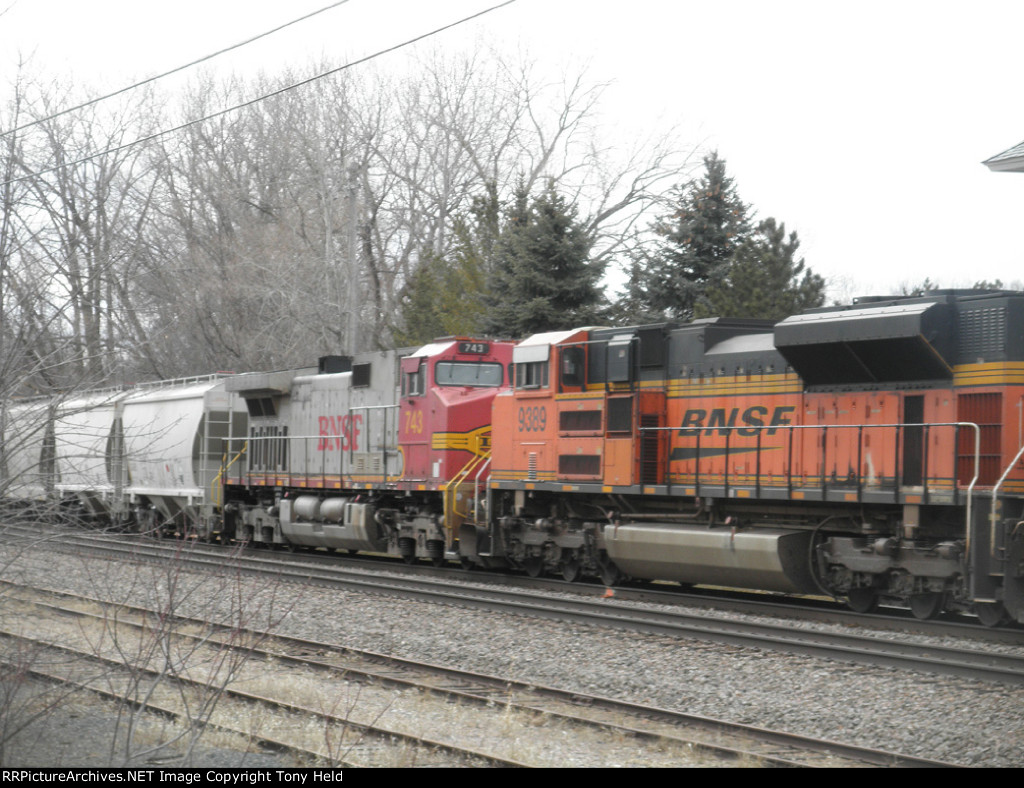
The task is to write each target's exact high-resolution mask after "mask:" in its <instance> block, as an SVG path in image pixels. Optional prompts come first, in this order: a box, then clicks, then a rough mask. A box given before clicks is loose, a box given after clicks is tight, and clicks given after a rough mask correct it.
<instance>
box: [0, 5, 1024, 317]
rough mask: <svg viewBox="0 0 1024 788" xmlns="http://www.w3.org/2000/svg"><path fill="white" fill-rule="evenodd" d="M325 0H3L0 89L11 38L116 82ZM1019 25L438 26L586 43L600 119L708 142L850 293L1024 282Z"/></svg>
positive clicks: (524, 13) (1010, 21)
mask: <svg viewBox="0 0 1024 788" xmlns="http://www.w3.org/2000/svg"><path fill="white" fill-rule="evenodd" d="M496 1H497V0H490V1H489V0H419V1H418V2H415V1H414V0H351V2H349V3H348V4H346V5H343V6H341V7H339V8H336V9H334V10H332V11H329V12H327V13H325V14H322V15H320V16H318V17H316V18H315V19H314V20H311V21H309V22H305V23H302V24H301V25H298V26H295V27H293V28H290V29H289V30H288V31H286V32H283V33H279V34H276V35H275V36H273V37H272V38H271V39H269V40H266V41H264V42H262V43H260V44H256V45H252V46H251V47H247V48H246V50H245V52H244V54H238V55H233V56H229V57H228V58H226V59H225V60H224V67H225V68H235V69H238V70H241V71H247V70H254V69H256V68H259V67H263V68H265V69H267V70H268V71H273V70H274V69H275V67H276V66H278V65H281V64H286V63H292V64H295V65H304V64H306V63H307V62H308V61H310V60H311V59H313V58H315V57H316V56H318V55H319V54H320V53H322V52H326V53H328V54H330V55H331V56H333V57H337V58H341V57H353V56H359V55H364V54H367V53H369V52H372V51H374V50H376V49H378V48H381V47H383V46H387V45H391V44H394V43H397V42H399V41H402V40H404V39H406V38H409V37H412V36H414V35H417V34H420V33H423V32H426V31H428V30H430V29H432V28H434V27H439V26H441V25H442V24H445V23H447V22H450V21H454V20H456V19H458V18H460V17H462V16H464V15H466V14H468V13H471V12H473V11H476V10H482V9H483V8H486V7H488V6H490V5H492V4H494V2H496ZM329 3H330V0H288V2H287V3H283V2H277V3H271V2H268V1H267V0H176V1H175V2H173V3H163V4H157V3H152V2H148V3H141V2H139V1H138V0H90V2H83V1H82V0H0V12H3V10H4V9H7V8H8V7H9V6H10V8H9V10H7V12H6V13H4V14H2V15H0V96H2V95H3V94H4V92H5V91H4V89H3V87H2V86H5V85H6V84H7V83H8V82H9V80H10V79H11V78H12V75H13V73H14V69H15V66H16V63H17V61H18V57H19V55H21V56H22V57H31V61H30V63H31V70H32V71H39V70H42V71H45V72H47V73H50V74H69V75H72V76H73V77H74V78H75V79H76V80H77V81H78V82H80V83H82V84H83V85H86V84H87V85H90V86H92V87H95V88H97V89H103V88H108V89H110V88H115V87H121V86H122V84H124V83H126V82H127V81H128V80H130V79H131V78H133V77H142V76H148V75H150V74H153V73H156V72H158V71H162V70H167V69H169V68H172V67H174V66H177V65H180V64H183V63H185V62H187V61H189V60H193V59H195V58H198V57H200V56H202V55H205V54H208V53H210V52H212V51H214V50H217V49H220V48H222V47H224V46H227V45H230V44H234V43H236V42H238V41H241V40H242V39H244V38H247V37H249V36H252V35H255V34H257V33H260V32H263V31H265V30H269V29H270V28H272V27H275V26H277V25H278V24H281V23H283V22H286V21H288V20H290V19H294V18H296V17H299V16H302V15H303V14H305V13H308V12H309V11H312V10H315V9H318V8H321V7H323V6H326V5H328V4H329ZM1021 30H1024V2H1021V1H1020V0H974V2H971V3H967V2H964V1H963V0H960V2H947V1H946V0H930V2H925V1H924V0H885V1H882V0H861V1H860V2H857V3H851V2H835V1H833V2H821V1H820V0H761V2H757V1H756V0H713V1H712V2H707V1H705V2H699V1H696V0H694V1H691V2H669V0H630V1H629V2H622V3H611V2H601V1H600V0H517V2H516V3H514V4H513V5H511V6H509V7H506V8H503V9H499V10H497V11H495V12H493V13H491V14H488V15H486V16H485V17H483V18H482V19H480V20H477V21H476V22H474V23H471V24H470V25H467V26H464V27H463V28H460V29H459V30H458V31H449V32H447V33H445V34H442V35H441V36H438V37H437V38H435V39H433V41H434V43H435V44H437V45H438V46H444V47H451V48H457V47H460V46H466V45H468V44H467V42H471V41H472V40H473V38H474V37H475V36H483V37H484V38H486V39H487V40H490V41H507V42H508V44H509V46H510V47H513V46H521V47H523V48H525V49H526V50H528V51H529V52H530V53H531V54H532V56H533V57H534V58H535V59H536V60H537V61H538V62H540V63H541V64H550V66H551V68H552V71H553V73H554V74H556V75H560V74H561V73H562V72H561V69H562V67H563V66H564V65H565V62H566V60H567V59H568V58H570V57H571V58H575V59H579V60H586V61H589V63H590V70H589V74H590V77H591V78H592V79H593V80H594V81H605V80H610V81H612V82H613V85H612V87H611V88H610V89H609V90H608V92H607V93H606V99H605V102H604V105H603V112H604V114H605V116H606V118H607V119H611V120H613V121H615V122H618V121H619V119H621V121H622V124H621V125H622V126H623V127H626V126H630V127H639V128H642V129H646V130H650V129H652V128H658V127H664V128H668V127H669V126H671V125H672V124H678V127H679V129H680V131H679V135H678V139H679V147H680V149H687V150H688V149H690V148H692V147H694V145H696V144H703V145H704V146H706V147H708V148H717V149H718V151H719V154H720V155H721V156H722V157H723V158H725V159H726V161H727V164H728V169H729V171H730V173H731V174H732V176H733V177H734V178H735V180H736V184H737V186H738V189H739V193H740V196H741V197H742V198H743V199H744V200H745V201H747V202H749V203H752V204H753V205H754V207H755V208H756V209H757V210H758V213H759V215H760V216H775V217H776V218H777V219H778V220H780V221H783V222H785V223H786V227H787V229H790V230H796V231H797V232H798V233H799V235H800V239H801V242H802V252H803V254H804V256H805V257H806V259H807V263H808V265H809V266H810V267H811V268H812V269H813V270H815V271H817V272H818V273H820V274H822V275H824V276H825V277H826V278H827V279H829V281H830V283H831V285H832V288H833V289H832V295H833V296H835V297H843V298H845V297H850V296H856V295H863V294H867V293H884V292H891V291H892V290H893V289H894V288H897V287H899V286H900V285H901V284H911V285H912V284H917V283H920V282H921V281H923V280H924V279H925V277H930V278H931V279H932V281H937V282H939V283H940V284H942V285H943V286H947V287H949V286H966V285H969V284H971V283H972V282H974V281H976V280H978V279H990V280H991V279H997V278H998V279H1002V280H1003V282H1004V284H1010V283H1014V282H1017V283H1024V241H1022V239H1021V232H1020V231H1021V228H1022V221H1021V219H1022V215H1024V174H1018V173H993V172H990V171H989V170H988V168H987V167H984V166H983V165H982V164H981V161H982V160H984V159H987V158H989V157H990V156H993V155H995V154H997V153H1000V152H1002V151H1003V150H1006V149H1007V148H1009V147H1011V146H1013V145H1016V144H1017V143H1019V142H1021V141H1022V140H1024V102H1022V101H1021V92H1022V89H1024V68H1022V65H1024V47H1022V46H1021V36H1020V31H1021ZM391 57H394V56H391ZM378 65H381V64H380V63H379V64H378Z"/></svg>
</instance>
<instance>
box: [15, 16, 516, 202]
mask: <svg viewBox="0 0 1024 788" xmlns="http://www.w3.org/2000/svg"><path fill="white" fill-rule="evenodd" d="M514 2H516V0H505V2H503V3H498V4H496V5H492V6H491V7H490V8H485V9H484V10H483V11H478V12H477V13H475V14H470V15H469V16H465V17H463V18H462V19H458V20H456V21H455V22H451V23H449V24H447V25H444V26H442V27H438V28H435V29H434V30H431V31H430V32H428V33H423V34H422V35H419V36H416V37H415V38H410V39H407V40H406V41H403V42H402V43H400V44H395V45H394V46H390V47H387V48H386V49H380V50H378V51H376V52H374V53H373V54H372V55H366V56H365V57H361V58H359V59H358V60H353V61H352V62H351V63H346V64H345V65H343V66H338V67H337V68H332V69H330V70H328V71H325V72H323V73H322V74H317V75H316V76H312V77H309V78H308V79H303V80H299V81H298V82H294V83H292V84H291V85H287V86H286V87H283V88H280V89H278V90H274V91H271V92H270V93H265V94H263V95H262V96H258V97H256V98H254V99H250V100H249V101H243V102H242V103H241V104H235V105H234V106H233V107H227V108H226V109H222V110H218V111H217V112H213V113H211V114H209V115H205V116H203V117H201V118H195V119H194V120H190V121H188V122H187V123H182V124H181V125H179V126H174V127H172V128H169V129H164V130H163V131H158V132H156V133H154V134H150V135H148V136H146V137H140V138H139V139H137V140H134V141H132V142H126V143H125V144H124V145H117V146H115V147H113V148H107V149H106V150H102V151H99V152H97V153H92V154H90V155H88V156H83V157H82V158H81V159H76V160H74V161H69V162H64V163H63V164H58V165H56V166H54V167H50V168H49V169H45V170H39V171H38V172H33V173H30V174H28V175H22V176H21V177H19V178H11V179H10V180H7V181H3V182H2V183H0V186H8V185H10V184H14V183H20V182H21V181H27V180H29V179H30V178H36V177H38V176H40V175H48V174H49V173H51V172H57V171H58V170H63V169H66V168H68V167H74V166H75V165H77V164H84V163H85V162H87V161H92V160H93V159H97V158H99V157H100V156H106V155H108V154H111V153H118V152H120V151H123V150H126V149H127V148H131V147H134V146H135V145H141V144H142V143H144V142H152V141H153V140H156V139H160V138H161V137H166V136H167V135H168V134H174V133H175V132H178V131H183V130H184V129H187V128H189V127H190V126H195V125H196V124H199V123H204V122H206V121H208V120H213V119H214V118H219V117H221V116H222V115H227V114H228V113H231V112H235V111H236V110H239V109H244V108H245V107H251V106H252V105H253V104H258V103H259V102H261V101H265V100H267V99H268V98H273V97H274V96H279V95H281V94H283V93H287V92H288V91H289V90H294V89H295V88H300V87H303V86H304V85H308V84H310V83H312V82H316V81H317V80H320V79H324V78H325V77H329V76H332V75H333V74H337V73H340V72H342V71H345V70H347V69H350V68H353V67H354V66H358V65H361V64H363V63H367V62H369V61H371V60H374V59H375V58H378V57H381V56H382V55H387V54H389V53H391V52H396V51H397V50H399V49H404V48H405V47H407V46H411V45H412V44H416V43H418V42H420V41H423V40H425V39H427V38H430V37H432V36H436V35H437V34H438V33H443V32H444V31H446V30H450V29H452V28H453V27H458V26H459V25H462V24H465V23H466V22H471V21H472V20H474V19H477V18H479V17H481V16H484V15H486V14H489V13H491V12H492V11H496V10H498V9H499V8H504V7H505V6H507V5H512V3H514Z"/></svg>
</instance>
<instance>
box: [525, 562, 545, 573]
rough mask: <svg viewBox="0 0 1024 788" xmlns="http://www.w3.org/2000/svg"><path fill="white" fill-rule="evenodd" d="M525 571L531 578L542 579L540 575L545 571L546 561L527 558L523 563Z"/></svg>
mask: <svg viewBox="0 0 1024 788" xmlns="http://www.w3.org/2000/svg"><path fill="white" fill-rule="evenodd" d="M523 569H525V570H526V574H528V575H529V576H530V577H540V573H541V572H542V571H543V570H544V559H543V558H527V559H526V560H525V561H523Z"/></svg>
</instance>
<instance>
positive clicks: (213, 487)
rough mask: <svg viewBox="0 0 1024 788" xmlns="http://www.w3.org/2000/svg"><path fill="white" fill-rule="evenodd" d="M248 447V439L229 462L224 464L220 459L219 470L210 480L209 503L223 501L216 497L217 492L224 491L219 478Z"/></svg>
mask: <svg viewBox="0 0 1024 788" xmlns="http://www.w3.org/2000/svg"><path fill="white" fill-rule="evenodd" d="M248 448H249V441H244V442H243V443H242V448H241V449H239V450H238V453H237V454H236V455H235V456H234V457H233V458H232V459H231V462H229V463H227V464H226V465H225V464H224V460H223V459H222V460H221V464H220V470H219V471H218V472H217V475H216V476H214V477H213V481H212V482H210V503H212V504H213V505H214V506H220V505H221V503H223V500H224V499H223V498H220V497H218V493H223V492H224V485H223V484H221V480H222V479H223V478H224V474H226V473H227V472H228V470H229V469H230V468H231V466H232V465H234V464H235V463H236V462H238V460H239V459H240V458H241V456H242V455H243V454H245V452H246V450H247V449H248Z"/></svg>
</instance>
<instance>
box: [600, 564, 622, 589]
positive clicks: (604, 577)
mask: <svg viewBox="0 0 1024 788" xmlns="http://www.w3.org/2000/svg"><path fill="white" fill-rule="evenodd" d="M601 582H602V583H604V584H605V585H606V586H613V585H615V584H616V583H620V582H622V572H620V571H619V568H618V567H617V566H615V564H605V565H604V566H602V567H601Z"/></svg>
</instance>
